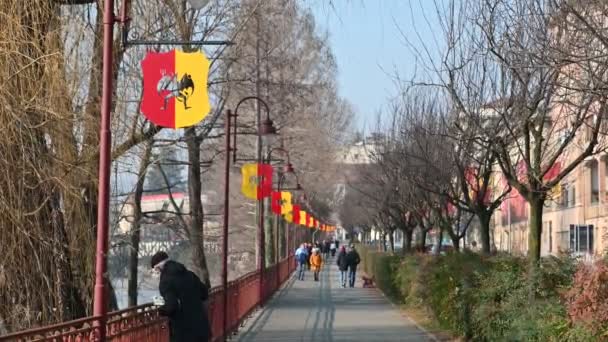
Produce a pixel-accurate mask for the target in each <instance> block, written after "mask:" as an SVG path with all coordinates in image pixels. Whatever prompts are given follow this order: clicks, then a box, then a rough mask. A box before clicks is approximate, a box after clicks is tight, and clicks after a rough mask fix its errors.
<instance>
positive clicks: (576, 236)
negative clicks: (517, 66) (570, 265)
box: [570, 224, 593, 254]
mask: <svg viewBox="0 0 608 342" xmlns="http://www.w3.org/2000/svg"><path fill="white" fill-rule="evenodd" d="M570 250H571V251H572V252H574V253H587V254H593V225H588V226H578V225H573V224H571V225H570Z"/></svg>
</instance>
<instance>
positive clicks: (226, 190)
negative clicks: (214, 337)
mask: <svg viewBox="0 0 608 342" xmlns="http://www.w3.org/2000/svg"><path fill="white" fill-rule="evenodd" d="M230 120H232V114H231V113H230V110H228V111H227V112H226V122H225V127H226V137H225V139H226V143H225V150H226V159H225V162H224V230H223V232H222V235H223V239H222V288H223V292H222V302H223V305H224V315H223V317H222V327H223V335H224V341H226V336H227V335H228V334H227V326H228V223H229V222H228V219H229V215H230Z"/></svg>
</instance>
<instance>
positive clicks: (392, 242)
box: [388, 231, 395, 253]
mask: <svg viewBox="0 0 608 342" xmlns="http://www.w3.org/2000/svg"><path fill="white" fill-rule="evenodd" d="M394 233H395V231H391V232H390V233H389V234H388V242H389V246H390V247H391V253H395V234H394Z"/></svg>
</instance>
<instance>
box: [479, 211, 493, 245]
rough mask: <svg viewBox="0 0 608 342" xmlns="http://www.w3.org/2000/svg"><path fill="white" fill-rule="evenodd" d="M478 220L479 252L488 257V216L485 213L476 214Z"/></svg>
mask: <svg viewBox="0 0 608 342" xmlns="http://www.w3.org/2000/svg"><path fill="white" fill-rule="evenodd" d="M476 215H477V217H478V218H479V235H480V238H481V252H482V253H483V254H485V255H489V254H490V252H491V250H490V219H491V217H490V215H489V214H488V213H487V212H485V211H480V212H477V213H476Z"/></svg>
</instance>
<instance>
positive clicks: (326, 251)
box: [323, 240, 331, 260]
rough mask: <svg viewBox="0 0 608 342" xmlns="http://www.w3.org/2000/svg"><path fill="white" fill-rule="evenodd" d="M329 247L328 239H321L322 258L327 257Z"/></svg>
mask: <svg viewBox="0 0 608 342" xmlns="http://www.w3.org/2000/svg"><path fill="white" fill-rule="evenodd" d="M330 248H331V242H330V241H329V240H325V241H323V258H324V259H325V260H327V259H329V250H330Z"/></svg>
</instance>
